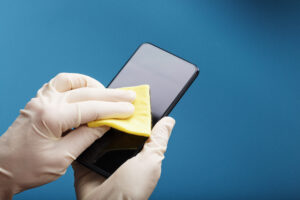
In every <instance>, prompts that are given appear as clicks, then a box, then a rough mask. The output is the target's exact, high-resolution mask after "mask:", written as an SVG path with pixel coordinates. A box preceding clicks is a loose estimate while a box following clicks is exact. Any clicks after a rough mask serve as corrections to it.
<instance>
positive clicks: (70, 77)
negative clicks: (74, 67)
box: [50, 73, 104, 92]
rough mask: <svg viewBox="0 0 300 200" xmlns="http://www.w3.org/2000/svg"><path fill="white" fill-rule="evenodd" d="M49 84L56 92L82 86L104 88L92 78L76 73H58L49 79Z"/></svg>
mask: <svg viewBox="0 0 300 200" xmlns="http://www.w3.org/2000/svg"><path fill="white" fill-rule="evenodd" d="M50 86H52V87H53V88H54V89H56V90H57V91H58V92H65V91H68V90H73V89H76V88H82V87H92V88H104V86H103V85H102V84H101V83H100V82H98V81H97V80H95V79H94V78H92V77H89V76H86V75H83V74H76V73H59V74H58V75H56V76H55V77H54V78H53V79H52V80H51V81H50Z"/></svg>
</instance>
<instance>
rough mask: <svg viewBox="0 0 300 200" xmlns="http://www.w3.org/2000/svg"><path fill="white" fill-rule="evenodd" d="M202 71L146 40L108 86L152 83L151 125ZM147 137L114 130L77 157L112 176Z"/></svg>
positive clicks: (168, 111) (83, 162)
mask: <svg viewBox="0 0 300 200" xmlns="http://www.w3.org/2000/svg"><path fill="white" fill-rule="evenodd" d="M198 74H199V69H198V68H197V67H196V66H195V65H194V64H191V63H190V62H188V61H186V60H184V59H182V58H179V57H177V56H175V55H173V54H171V53H169V52H167V51H165V50H163V49H161V48H159V47H157V46H154V45H152V44H149V43H144V44H142V45H141V46H139V48H138V49H137V50H136V51H135V53H134V54H133V56H132V57H131V58H130V59H129V60H128V61H127V62H126V64H125V65H124V66H123V67H122V69H121V70H120V71H119V73H118V74H117V75H116V76H115V77H114V79H113V80H112V81H111V83H110V84H109V85H108V87H109V88H120V87H129V86H136V85H142V84H148V85H150V96H151V114H152V126H153V125H154V124H155V123H156V122H157V121H158V120H159V119H160V118H162V117H164V116H166V115H168V114H169V113H170V112H171V110H172V109H173V108H174V106H175V105H176V103H177V102H178V101H179V100H180V98H181V97H182V96H183V94H184V93H185V92H186V90H187V89H188V88H189V86H190V85H191V84H192V82H193V81H194V80H195V79H196V77H197V75H198ZM146 140H147V138H146V137H143V136H136V135H130V134H126V133H122V132H121V131H118V130H115V129H111V130H110V131H108V132H107V133H105V134H104V136H103V137H102V138H100V139H98V140H97V141H96V142H95V143H94V144H92V145H91V146H90V147H89V148H88V149H87V150H85V151H84V152H83V153H82V154H81V155H80V156H79V157H78V158H77V161H79V162H80V163H81V164H83V165H85V166H86V167H88V168H90V169H91V170H94V171H96V172H98V173H100V174H102V175H103V176H105V177H109V176H110V175H111V174H112V173H113V172H114V171H115V170H117V169H118V167H120V166H121V165H122V164H123V163H124V162H125V161H126V160H128V159H129V158H131V157H133V156H135V155H136V154H137V153H138V152H139V151H140V150H141V149H142V148H143V145H144V143H145V141H146Z"/></svg>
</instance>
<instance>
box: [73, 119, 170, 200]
mask: <svg viewBox="0 0 300 200" xmlns="http://www.w3.org/2000/svg"><path fill="white" fill-rule="evenodd" d="M174 124H175V120H174V119H173V118H171V117H164V118H163V119H161V120H160V121H159V122H158V123H157V124H156V125H155V127H154V128H153V130H152V134H151V136H150V138H149V139H148V140H147V141H146V143H145V145H144V148H143V149H142V151H141V152H140V153H139V154H137V155H136V156H135V157H133V158H131V159H129V160H127V161H126V162H125V163H124V164H123V165H122V166H121V167H120V168H119V169H117V171H116V172H115V173H113V174H112V175H111V176H110V177H109V178H108V179H105V178H104V177H103V176H101V175H99V174H97V173H95V172H93V171H91V170H89V169H87V168H86V167H84V166H82V165H81V164H79V163H76V162H74V163H73V164H72V166H73V169H74V175H75V189H76V195H77V199H79V200H97V199H108V200H109V199H113V200H115V199H138V200H139V199H142V200H144V199H148V198H149V197H150V195H151V194H152V192H153V190H154V188H155V186H156V184H157V182H158V180H159V177H160V174H161V163H162V160H163V159H164V153H165V151H166V148H167V144H168V140H169V137H170V134H171V131H172V129H173V126H174Z"/></svg>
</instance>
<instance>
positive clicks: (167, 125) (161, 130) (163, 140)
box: [141, 117, 175, 156]
mask: <svg viewBox="0 0 300 200" xmlns="http://www.w3.org/2000/svg"><path fill="white" fill-rule="evenodd" d="M174 125H175V120H174V119H173V118H172V117H164V118H162V119H161V120H159V121H158V122H157V123H156V125H155V126H154V127H153V129H152V133H151V136H150V137H149V138H148V140H147V142H146V143H145V145H144V148H143V150H142V151H141V153H145V152H148V151H152V152H155V153H157V154H159V155H161V156H163V155H164V153H165V151H166V149H167V145H168V141H169V138H170V135H171V132H172V129H173V127H174Z"/></svg>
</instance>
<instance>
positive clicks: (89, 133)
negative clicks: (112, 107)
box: [59, 125, 110, 161]
mask: <svg viewBox="0 0 300 200" xmlns="http://www.w3.org/2000/svg"><path fill="white" fill-rule="evenodd" d="M109 129H110V127H107V126H101V127H97V128H90V127H87V126H86V125H84V126H80V127H78V128H76V129H75V130H73V131H71V132H70V133H68V134H67V135H65V136H64V137H63V138H62V139H61V141H59V142H60V143H61V144H60V147H61V148H63V149H64V150H66V152H67V154H68V156H69V157H71V158H72V159H71V161H73V160H75V159H76V158H77V157H78V156H79V155H80V154H81V153H82V152H83V151H84V150H85V149H87V148H88V147H89V146H90V145H91V144H93V143H94V142H95V141H96V140H97V139H99V138H101V137H102V136H103V135H104V133H106V132H107V131H108V130H109Z"/></svg>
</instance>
